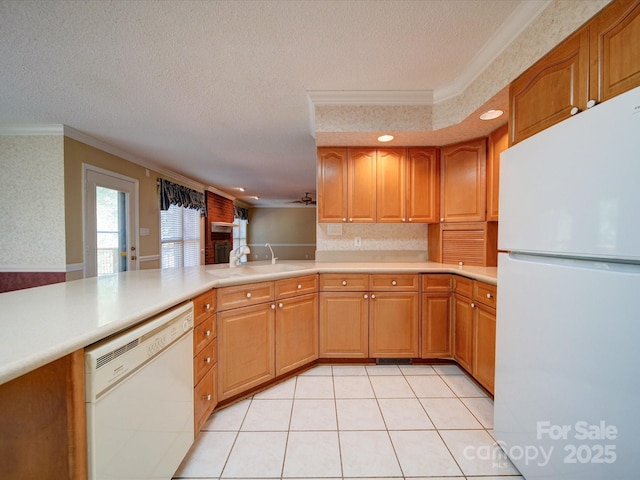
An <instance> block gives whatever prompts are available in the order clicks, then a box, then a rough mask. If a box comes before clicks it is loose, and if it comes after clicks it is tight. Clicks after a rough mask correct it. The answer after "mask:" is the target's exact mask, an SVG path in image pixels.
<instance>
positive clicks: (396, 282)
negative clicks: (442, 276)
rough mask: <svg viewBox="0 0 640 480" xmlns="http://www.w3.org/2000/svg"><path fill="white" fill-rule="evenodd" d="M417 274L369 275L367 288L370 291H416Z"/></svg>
mask: <svg viewBox="0 0 640 480" xmlns="http://www.w3.org/2000/svg"><path fill="white" fill-rule="evenodd" d="M419 278H420V277H419V276H418V275H411V274H399V275H398V274H393V273H391V274H390V273H380V274H376V275H371V276H370V278H369V289H370V290H372V291H389V292H391V291H396V290H398V291H405V292H407V291H410V292H417V291H418V279H419Z"/></svg>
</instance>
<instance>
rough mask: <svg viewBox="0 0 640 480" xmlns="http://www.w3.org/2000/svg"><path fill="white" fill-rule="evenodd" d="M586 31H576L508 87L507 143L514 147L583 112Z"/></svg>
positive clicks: (585, 88) (587, 40)
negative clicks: (572, 112) (574, 109)
mask: <svg viewBox="0 0 640 480" xmlns="http://www.w3.org/2000/svg"><path fill="white" fill-rule="evenodd" d="M588 68H589V31H588V29H586V28H583V29H580V30H578V32H576V33H575V34H573V35H572V36H571V37H569V38H568V39H566V40H565V41H564V42H562V43H561V44H560V45H558V46H557V47H556V48H554V49H553V50H552V51H551V52H549V53H548V54H547V55H546V56H545V57H543V58H542V59H541V60H539V61H538V62H537V63H536V64H534V65H533V66H532V67H531V68H529V69H528V70H527V71H526V72H524V73H523V74H522V75H520V76H519V77H518V78H516V79H515V80H514V81H513V82H512V83H511V85H510V87H509V97H510V99H509V102H510V105H509V110H510V115H511V118H510V120H511V121H510V122H509V128H510V130H509V141H510V144H511V145H513V144H515V143H518V142H520V141H522V140H524V139H525V138H527V137H530V136H531V135H533V134H534V133H538V132H540V131H542V130H544V129H545V128H548V127H550V126H551V125H554V124H556V123H558V122H560V121H562V120H564V119H566V118H569V117H570V116H571V109H572V108H573V107H578V108H579V109H581V110H584V109H585V108H586V103H587V93H588V92H587V87H588V81H589V78H588Z"/></svg>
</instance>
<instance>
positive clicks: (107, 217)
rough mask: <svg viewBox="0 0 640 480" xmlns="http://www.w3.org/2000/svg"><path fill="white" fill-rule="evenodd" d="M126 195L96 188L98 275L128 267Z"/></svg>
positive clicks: (116, 191) (121, 270) (123, 269)
mask: <svg viewBox="0 0 640 480" xmlns="http://www.w3.org/2000/svg"><path fill="white" fill-rule="evenodd" d="M126 211H127V210H126V194H125V193H124V192H119V191H118V190H113V189H111V188H105V187H99V186H97V187H96V239H97V260H98V262H97V263H98V276H100V275H111V274H114V273H118V272H124V271H125V270H126V269H127V257H126V255H127V240H126V239H127V229H126V225H127V215H126Z"/></svg>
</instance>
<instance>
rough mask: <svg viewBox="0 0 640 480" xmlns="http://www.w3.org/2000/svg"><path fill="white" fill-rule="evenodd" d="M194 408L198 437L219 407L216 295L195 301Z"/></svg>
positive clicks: (209, 293)
mask: <svg viewBox="0 0 640 480" xmlns="http://www.w3.org/2000/svg"><path fill="white" fill-rule="evenodd" d="M193 306H194V313H195V315H194V316H195V324H194V328H193V385H194V386H193V407H194V415H193V419H194V427H195V433H196V435H197V434H198V432H199V431H200V429H201V428H202V426H203V425H204V423H205V422H206V421H207V419H208V418H209V415H211V412H213V409H214V408H216V405H217V403H218V394H217V382H216V377H217V373H218V364H217V361H218V351H217V349H218V342H217V339H216V336H217V335H216V329H217V324H216V313H215V312H216V291H215V290H210V291H208V292H205V293H203V294H201V295H199V296H198V297H196V298H194V299H193Z"/></svg>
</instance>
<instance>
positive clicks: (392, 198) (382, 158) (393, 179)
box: [376, 148, 407, 223]
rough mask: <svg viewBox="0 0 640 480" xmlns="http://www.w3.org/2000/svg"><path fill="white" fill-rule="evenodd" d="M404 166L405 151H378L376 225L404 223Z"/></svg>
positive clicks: (405, 215)
mask: <svg viewBox="0 0 640 480" xmlns="http://www.w3.org/2000/svg"><path fill="white" fill-rule="evenodd" d="M406 166H407V165H406V149H404V148H388V149H378V151H377V158H376V203H377V215H376V219H377V222H378V223H398V222H404V221H406V218H407V212H406V201H405V198H406V175H407V168H406Z"/></svg>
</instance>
